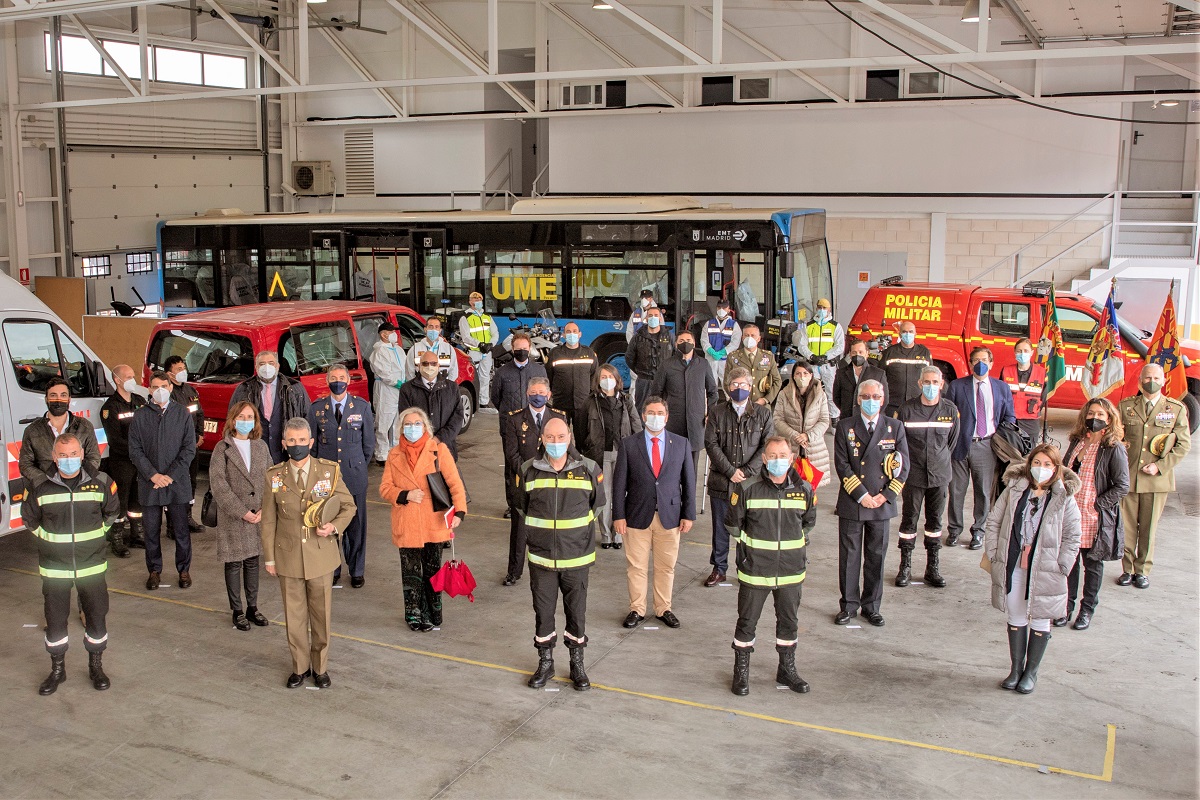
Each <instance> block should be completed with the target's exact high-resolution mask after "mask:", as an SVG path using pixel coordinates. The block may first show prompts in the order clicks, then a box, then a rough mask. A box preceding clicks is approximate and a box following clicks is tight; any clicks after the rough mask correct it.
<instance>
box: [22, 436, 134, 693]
mask: <svg viewBox="0 0 1200 800" xmlns="http://www.w3.org/2000/svg"><path fill="white" fill-rule="evenodd" d="M51 459H52V462H53V466H52V467H51V468H50V474H49V475H47V476H46V480H44V481H42V482H41V483H40V484H38V485H37V486H31V487H30V488H29V490H28V491H27V492H26V493H25V499H24V500H23V502H22V503H21V521H22V522H23V523H24V524H25V527H26V528H28V529H29V530H31V531H34V532H36V534H37V549H38V572H39V573H40V574H41V576H42V596H43V598H44V601H45V603H44V606H45V611H46V650H47V651H48V652H49V653H50V674H49V675H48V676H47V677H46V680H44V681H42V684H41V686H39V687H38V694H41V695H43V696H45V695H50V694H54V692H55V690H57V689H58V685H59V684H60V683H62V682H63V681H65V680H66V679H67V671H66V666H65V663H64V662H65V660H66V655H67V644H68V643H67V619H68V618H69V617H70V615H71V588H72V587H74V589H75V592H76V593H77V594H78V595H79V605H80V607H81V608H82V609H83V614H84V620H85V622H84V627H85V636H84V640H83V645H84V648H85V649H86V650H87V652H88V673H89V677H90V678H91V681H92V687H93V688H95V689H98V690H104V689H107V688H108V687H109V686H110V685H111V682H110V681H109V679H108V676H107V675H105V674H104V666H103V664H102V663H101V656H102V654H103V653H104V650H105V648H106V647H107V645H108V628H107V627H106V625H105V617H106V615H107V614H108V584H107V582H106V581H105V577H104V573H105V572H106V571H107V570H108V561H107V560H106V559H105V550H106V549H107V543H106V541H105V538H104V533H105V531H106V530H108V528H109V527H111V526H112V525H113V524H114V523H115V522H116V520H117V517H118V516H119V515H120V513H121V502H120V501H119V500H118V499H117V485H116V484H115V483H113V480H112V478H110V477H109V476H108V475H106V474H105V473H103V472H101V471H100V470H99V469H97V468H96V467H94V466H89V465H88V464H87V463H86V462H85V460H84V450H83V445H82V444H80V441H79V439H78V437H76V436H75V435H74V434H72V433H63V434H61V435H60V436H59V437H58V439H57V440H55V442H54V445H53V447H52V448H51Z"/></svg>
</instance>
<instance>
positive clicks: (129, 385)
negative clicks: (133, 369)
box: [121, 378, 142, 394]
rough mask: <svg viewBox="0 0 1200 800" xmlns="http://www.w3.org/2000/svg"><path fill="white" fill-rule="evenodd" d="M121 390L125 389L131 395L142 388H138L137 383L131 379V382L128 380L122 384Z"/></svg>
mask: <svg viewBox="0 0 1200 800" xmlns="http://www.w3.org/2000/svg"><path fill="white" fill-rule="evenodd" d="M121 388H122V389H124V390H125V391H127V392H129V393H130V394H133V393H135V392H136V391H137V390H138V389H140V388H142V387H141V386H138V382H137V381H135V380H134V379H133V378H130V379H129V380H127V381H125V382H124V383H122V384H121Z"/></svg>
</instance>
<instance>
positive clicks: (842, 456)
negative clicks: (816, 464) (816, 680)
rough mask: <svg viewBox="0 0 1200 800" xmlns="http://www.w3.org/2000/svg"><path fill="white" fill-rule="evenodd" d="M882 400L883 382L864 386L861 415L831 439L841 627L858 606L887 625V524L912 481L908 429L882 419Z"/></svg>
mask: <svg viewBox="0 0 1200 800" xmlns="http://www.w3.org/2000/svg"><path fill="white" fill-rule="evenodd" d="M883 397H884V390H883V384H882V383H880V382H879V381H863V382H862V383H860V384H859V385H858V402H859V413H857V414H854V415H852V416H847V417H845V418H844V419H842V420H841V421H840V422H839V423H838V426H837V433H836V434H835V435H834V437H833V463H834V467H835V468H836V469H837V474H838V478H839V479H841V488H840V489H839V491H838V498H837V506H836V508H835V511H834V513H836V514H837V516H838V573H839V575H840V579H841V588H842V600H841V610H840V611H839V612H838V613H837V616H835V617H834V618H833V621H834V622H835V623H837V624H838V625H845V624H846V623H848V622H850V620H852V619H854V617H856V616H858V611H859V608H860V607H861V608H862V612H863V616H864V617H866V618H867V622H869V623H871V624H872V625H874V626H876V627H879V626H881V625H883V615H882V614H880V613H879V602H880V600H882V599H883V558H884V556H885V555H886V554H887V540H888V523H889V521H890V520H891V519H892V518H893V517H895V516H896V514H898V513H899V511H900V504H899V503H898V502H896V501H897V498H899V496H900V492H901V491H902V490H903V489H904V481H905V479H906V478H907V477H908V442H907V441H906V440H905V438H904V424H903V423H901V422H900V421H899V420H897V419H893V418H891V417H885V416H882V415H881V413H880V412H881V411H882V410H883ZM860 564H862V592H861V594H860V592H859V565H860Z"/></svg>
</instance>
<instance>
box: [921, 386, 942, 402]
mask: <svg viewBox="0 0 1200 800" xmlns="http://www.w3.org/2000/svg"><path fill="white" fill-rule="evenodd" d="M921 394H923V395H925V399H926V400H937V398H938V387H936V386H933V385H931V384H928V383H927V384H925V385H924V386H922V387H921Z"/></svg>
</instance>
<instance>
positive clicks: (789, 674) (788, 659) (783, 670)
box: [747, 644, 808, 694]
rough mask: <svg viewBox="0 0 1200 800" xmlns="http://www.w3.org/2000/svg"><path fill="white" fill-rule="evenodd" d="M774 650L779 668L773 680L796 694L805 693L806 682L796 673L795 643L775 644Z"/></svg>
mask: <svg viewBox="0 0 1200 800" xmlns="http://www.w3.org/2000/svg"><path fill="white" fill-rule="evenodd" d="M775 652H777V653H779V669H778V670H776V672H775V682H776V683H781V684H784V685H785V686H787V687H788V688H789V689H791V690H792V691H793V692H797V693H798V694H804V693H806V692H807V691H808V682H807V681H805V680H804V679H803V678H801V677H800V676H799V675H798V674H796V645H794V644H787V645H784V644H777V645H775ZM747 672H749V670H747Z"/></svg>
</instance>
